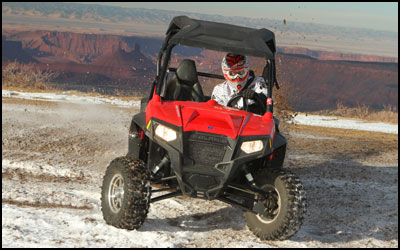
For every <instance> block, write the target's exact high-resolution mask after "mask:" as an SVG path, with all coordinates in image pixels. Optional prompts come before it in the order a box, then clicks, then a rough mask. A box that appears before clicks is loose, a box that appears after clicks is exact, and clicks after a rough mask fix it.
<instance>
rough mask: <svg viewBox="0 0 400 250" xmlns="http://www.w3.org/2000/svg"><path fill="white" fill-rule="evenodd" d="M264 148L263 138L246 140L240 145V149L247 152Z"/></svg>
mask: <svg viewBox="0 0 400 250" xmlns="http://www.w3.org/2000/svg"><path fill="white" fill-rule="evenodd" d="M263 148H264V145H263V142H262V141H261V140H255V141H245V142H243V143H242V146H241V147H240V149H241V150H242V151H243V152H245V153H247V154H250V153H254V152H258V151H261V150H262V149H263Z"/></svg>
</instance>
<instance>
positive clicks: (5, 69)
mask: <svg viewBox="0 0 400 250" xmlns="http://www.w3.org/2000/svg"><path fill="white" fill-rule="evenodd" d="M55 77H56V74H55V73H53V72H49V71H46V70H40V69H39V68H35V67H33V66H31V65H25V64H19V63H17V62H12V63H9V64H7V65H5V66H4V65H3V66H2V81H1V85H2V87H18V88H30V89H52V86H51V82H52V80H53V79H54V78H55Z"/></svg>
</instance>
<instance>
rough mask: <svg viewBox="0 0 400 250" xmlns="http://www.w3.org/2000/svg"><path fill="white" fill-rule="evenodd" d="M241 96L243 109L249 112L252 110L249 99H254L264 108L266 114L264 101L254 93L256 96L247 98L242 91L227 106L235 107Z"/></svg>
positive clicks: (263, 111)
mask: <svg viewBox="0 0 400 250" xmlns="http://www.w3.org/2000/svg"><path fill="white" fill-rule="evenodd" d="M240 98H243V107H242V108H241V110H244V111H247V112H251V111H249V104H248V100H250V99H251V100H254V101H255V103H257V104H258V105H259V106H260V107H261V108H262V113H263V114H264V113H265V112H266V110H267V108H266V106H265V103H264V101H263V100H262V99H261V98H260V97H259V96H258V95H254V98H246V97H244V96H243V94H242V93H238V94H236V95H234V96H233V97H232V98H231V99H230V100H229V101H228V104H227V105H226V106H227V107H232V108H235V107H234V105H236V104H237V102H238V101H239V99H240Z"/></svg>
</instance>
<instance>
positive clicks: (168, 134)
mask: <svg viewBox="0 0 400 250" xmlns="http://www.w3.org/2000/svg"><path fill="white" fill-rule="evenodd" d="M156 135H157V136H158V137H160V138H161V139H163V140H166V141H173V140H175V139H176V132H175V131H174V130H173V129H170V128H168V127H166V126H164V125H161V124H159V125H157V128H156Z"/></svg>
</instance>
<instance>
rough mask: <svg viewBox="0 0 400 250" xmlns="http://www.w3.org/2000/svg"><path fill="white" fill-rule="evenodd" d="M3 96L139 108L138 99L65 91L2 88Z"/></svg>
mask: <svg viewBox="0 0 400 250" xmlns="http://www.w3.org/2000/svg"><path fill="white" fill-rule="evenodd" d="M1 93H2V96H3V97H13V98H22V99H28V100H41V101H58V102H69V103H78V104H82V103H92V104H112V105H115V106H118V107H129V108H130V107H133V108H139V107H140V101H123V100H120V99H117V98H114V97H111V98H107V97H101V96H78V95H71V94H68V93H66V92H63V93H61V94H59V93H30V92H22V91H10V90H2V91H1Z"/></svg>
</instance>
